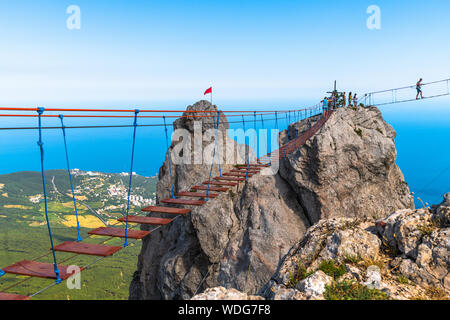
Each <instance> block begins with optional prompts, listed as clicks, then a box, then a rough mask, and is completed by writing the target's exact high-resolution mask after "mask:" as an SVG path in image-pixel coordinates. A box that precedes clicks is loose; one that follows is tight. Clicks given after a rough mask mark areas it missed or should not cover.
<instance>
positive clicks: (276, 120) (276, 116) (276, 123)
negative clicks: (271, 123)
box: [275, 111, 278, 129]
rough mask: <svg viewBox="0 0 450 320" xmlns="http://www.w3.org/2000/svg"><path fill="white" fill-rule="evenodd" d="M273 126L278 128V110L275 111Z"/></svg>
mask: <svg viewBox="0 0 450 320" xmlns="http://www.w3.org/2000/svg"><path fill="white" fill-rule="evenodd" d="M275 128H276V129H278V112H277V111H275Z"/></svg>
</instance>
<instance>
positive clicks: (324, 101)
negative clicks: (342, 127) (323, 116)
mask: <svg viewBox="0 0 450 320" xmlns="http://www.w3.org/2000/svg"><path fill="white" fill-rule="evenodd" d="M322 103H323V105H322V108H323V113H325V112H326V111H328V99H327V97H325V98H323V101H322Z"/></svg>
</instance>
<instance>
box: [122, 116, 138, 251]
mask: <svg viewBox="0 0 450 320" xmlns="http://www.w3.org/2000/svg"><path fill="white" fill-rule="evenodd" d="M138 114H139V110H136V111H135V112H134V123H133V126H134V129H133V146H132V148H131V166H130V182H129V184H128V197H127V219H126V223H125V241H124V243H123V246H124V247H128V217H129V212H130V196H131V186H132V181H133V164H134V147H135V145H136V129H137V118H138Z"/></svg>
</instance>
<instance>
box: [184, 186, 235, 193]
mask: <svg viewBox="0 0 450 320" xmlns="http://www.w3.org/2000/svg"><path fill="white" fill-rule="evenodd" d="M191 189H192V190H208V187H207V186H193V187H192V188H191ZM209 191H215V192H226V191H228V188H221V187H209Z"/></svg>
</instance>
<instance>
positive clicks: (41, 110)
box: [37, 108, 61, 284]
mask: <svg viewBox="0 0 450 320" xmlns="http://www.w3.org/2000/svg"><path fill="white" fill-rule="evenodd" d="M44 111H45V109H44V108H38V111H37V112H38V123H39V141H38V143H37V144H38V146H39V149H40V151H41V175H42V187H43V189H44V206H45V219H46V220H47V229H48V235H49V237H50V244H51V246H52V254H53V270H54V271H55V274H56V284H59V283H61V277H60V276H59V274H60V272H59V269H58V264H57V262H56V254H55V247H54V245H53V236H52V229H51V227H50V220H49V218H48V206H47V189H46V186H45V174H44V143H43V142H42V121H41V120H42V119H41V115H42V114H43V113H44Z"/></svg>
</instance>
